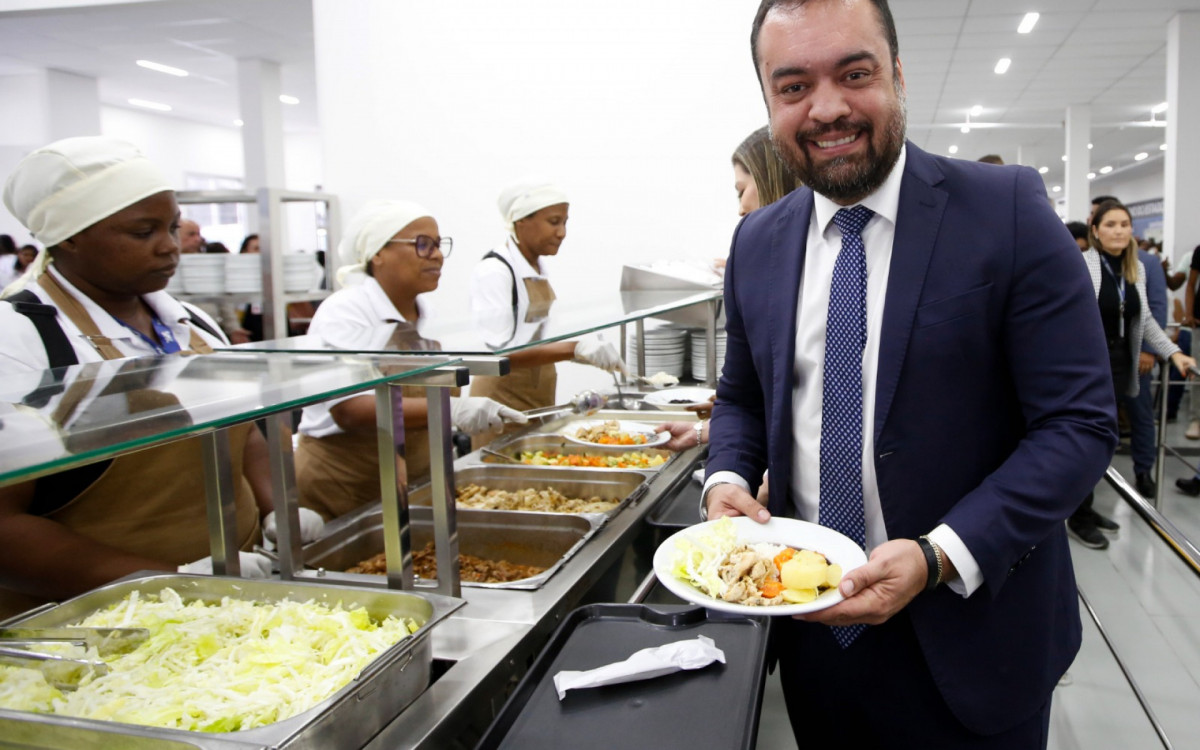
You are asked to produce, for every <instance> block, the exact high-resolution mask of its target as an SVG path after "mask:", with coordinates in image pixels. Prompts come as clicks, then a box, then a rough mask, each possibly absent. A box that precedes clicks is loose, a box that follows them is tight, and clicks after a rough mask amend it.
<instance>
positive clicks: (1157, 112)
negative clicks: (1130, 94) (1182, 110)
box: [1150, 102, 1170, 115]
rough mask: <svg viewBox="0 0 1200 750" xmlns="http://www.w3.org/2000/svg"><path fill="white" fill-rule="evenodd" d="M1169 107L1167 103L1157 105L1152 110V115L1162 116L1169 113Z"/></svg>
mask: <svg viewBox="0 0 1200 750" xmlns="http://www.w3.org/2000/svg"><path fill="white" fill-rule="evenodd" d="M1168 106H1170V105H1168V104H1167V103H1166V102H1163V103H1162V104H1156V105H1154V106H1153V107H1152V108H1151V109H1150V114H1152V115H1161V114H1162V113H1163V112H1166V111H1167V107H1168Z"/></svg>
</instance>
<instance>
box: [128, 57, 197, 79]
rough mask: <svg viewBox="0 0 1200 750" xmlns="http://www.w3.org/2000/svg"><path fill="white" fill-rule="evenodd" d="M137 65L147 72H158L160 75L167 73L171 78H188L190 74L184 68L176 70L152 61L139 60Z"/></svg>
mask: <svg viewBox="0 0 1200 750" xmlns="http://www.w3.org/2000/svg"><path fill="white" fill-rule="evenodd" d="M137 64H138V65H139V66H140V67H143V68H145V69H146V70H153V71H157V72H159V73H166V74H167V75H169V76H179V77H180V78H186V77H187V74H188V72H187V71H186V70H184V69H183V68H175V67H172V66H170V65H163V64H162V63H156V62H153V61H151V60H138V61H137Z"/></svg>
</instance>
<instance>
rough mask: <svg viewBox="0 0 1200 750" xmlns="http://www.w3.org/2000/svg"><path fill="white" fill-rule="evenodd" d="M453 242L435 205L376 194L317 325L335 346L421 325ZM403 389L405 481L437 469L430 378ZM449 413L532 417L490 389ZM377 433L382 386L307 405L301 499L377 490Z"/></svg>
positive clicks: (401, 470)
mask: <svg viewBox="0 0 1200 750" xmlns="http://www.w3.org/2000/svg"><path fill="white" fill-rule="evenodd" d="M452 242H453V241H452V240H451V239H450V238H449V237H443V236H442V235H441V232H440V231H439V229H438V223H437V221H436V220H435V219H434V218H433V216H431V215H430V213H429V211H428V210H426V209H425V208H423V207H422V206H420V205H418V204H416V203H412V202H409V201H395V200H392V201H383V200H380V201H373V202H372V203H370V204H368V205H367V206H366V207H364V208H363V210H362V211H360V212H359V213H358V214H356V215H355V217H354V219H353V220H351V222H350V224H349V226H348V227H347V229H346V234H345V236H344V237H343V239H342V241H341V244H339V245H338V257H341V258H353V259H354V262H353V263H352V264H350V265H348V266H343V267H342V268H340V269H338V273H337V278H338V283H339V285H341V286H342V287H343V288H342V289H340V290H338V291H337V292H334V293H333V294H332V295H330V296H329V297H328V298H327V299H326V300H325V301H324V302H322V303H321V305H320V307H318V308H317V311H316V314H314V315H313V319H312V323H311V324H310V325H309V329H308V332H309V335H312V336H317V337H319V338H321V339H322V340H324V341H326V342H328V343H329V344H332V345H333V346H337V345H338V343H339V342H343V341H353V340H357V339H359V338H361V336H360V335H359V334H361V333H362V332H363V331H364V330H365V329H378V328H380V327H382V326H386V325H388V324H396V323H399V324H411V325H412V326H416V325H417V324H418V323H419V322H420V321H421V319H422V318H423V317H424V316H425V314H426V311H425V309H424V305H423V304H422V302H421V299H420V295H422V294H426V293H428V292H432V291H433V290H435V289H437V287H438V282H439V280H440V279H441V275H442V263H443V262H444V261H445V259H446V257H447V256H449V255H450V250H451V247H452ZM431 343H433V342H431ZM399 390H400V393H401V399H400V404H401V408H402V411H403V425H404V430H403V432H404V446H405V451H404V453H405V455H404V458H403V459H399V458H398V459H397V476H398V478H399V482H400V484H416V483H419V482H421V481H423V480H424V479H425V478H427V477H428V474H429V437H428V430H427V426H428V409H427V404H426V400H425V393H424V389H423V388H418V387H412V386H400V387H399ZM450 421H451V422H452V423H453V424H454V426H455V427H457V428H458V429H460V430H462V431H463V432H466V433H468V434H478V433H486V432H490V431H499V430H500V429H502V427H503V425H504V424H505V423H506V422H517V423H524V422H525V421H526V418H525V416H524V415H523V414H521V413H520V412H518V411H516V410H514V409H510V408H508V407H506V406H504V405H503V404H500V403H498V402H496V401H493V400H492V399H489V398H478V397H472V398H451V399H450ZM376 441H377V437H376V422H375V396H374V394H371V393H360V394H355V395H352V396H348V397H345V398H342V399H333V400H331V401H326V402H323V403H320V404H314V405H313V406H309V407H306V408H305V409H304V414H303V417H302V418H301V420H300V444H299V446H298V448H297V452H296V484H297V487H298V489H299V494H300V505H301V506H302V507H304V508H311V509H312V510H315V511H316V512H318V513H320V514H321V515H322V516H323V517H324V518H326V519H330V518H334V517H336V516H340V515H344V514H345V513H348V512H349V511H351V510H354V509H355V508H357V507H359V506H361V505H364V504H366V503H368V502H373V501H374V500H376V499H378V498H379V458H378V453H377V448H376V446H377V442H376ZM406 479H407V481H406Z"/></svg>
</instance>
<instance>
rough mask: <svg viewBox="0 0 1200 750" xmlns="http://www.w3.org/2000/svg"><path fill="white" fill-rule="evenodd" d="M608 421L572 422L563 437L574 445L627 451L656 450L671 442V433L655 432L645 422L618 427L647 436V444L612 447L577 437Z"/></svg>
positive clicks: (563, 430) (625, 423)
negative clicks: (582, 432) (582, 431)
mask: <svg viewBox="0 0 1200 750" xmlns="http://www.w3.org/2000/svg"><path fill="white" fill-rule="evenodd" d="M607 421H611V420H606V419H593V420H589V421H583V422H572V423H570V424H568V425H567V426H566V427H564V428H563V429H562V436H563V437H565V438H566V439H567V440H570V441H571V442H573V443H579V444H580V445H599V446H603V447H605V448H625V449H626V450H638V449H640V448H655V447H657V446H660V445H662V444H663V443H666V442H668V441H670V439H671V433H669V432H659V433H657V434H656V433H655V432H654V425H652V424H646V423H645V422H620V421H619V422H617V426H618V427H619V428H620V431H621V432H628V433H629V434H630V435H633V434H635V433H641V434H642V435H645V436H646V442H644V443H638V444H637V445H610V444H608V443H593V442H591V441H590V440H581V439H580V438H577V437H575V435H576V434H577V433H578V432H579V431H580V430H585V429H591V428H593V427H599V426H600V425H602V424H604V423H605V422H607Z"/></svg>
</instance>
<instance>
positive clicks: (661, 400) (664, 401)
mask: <svg viewBox="0 0 1200 750" xmlns="http://www.w3.org/2000/svg"><path fill="white" fill-rule="evenodd" d="M715 393H716V391H714V390H713V389H712V388H697V387H695V386H688V385H681V386H679V387H678V388H663V389H662V390H661V391H654V392H652V393H647V394H646V395H645V396H643V397H642V400H643V401H645V402H646V403H647V404H653V405H655V406H657V407H658V408H660V409H685V408H687V407H689V406H702V405H704V404H707V403H709V399H710V398H712V396H713V394H715Z"/></svg>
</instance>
